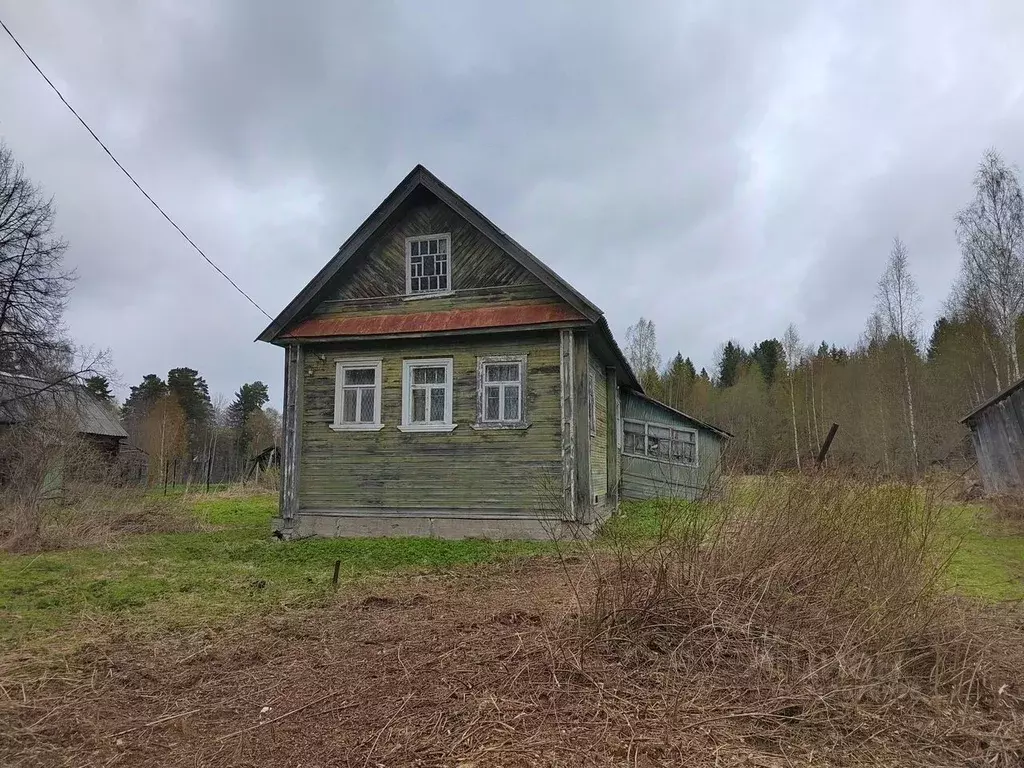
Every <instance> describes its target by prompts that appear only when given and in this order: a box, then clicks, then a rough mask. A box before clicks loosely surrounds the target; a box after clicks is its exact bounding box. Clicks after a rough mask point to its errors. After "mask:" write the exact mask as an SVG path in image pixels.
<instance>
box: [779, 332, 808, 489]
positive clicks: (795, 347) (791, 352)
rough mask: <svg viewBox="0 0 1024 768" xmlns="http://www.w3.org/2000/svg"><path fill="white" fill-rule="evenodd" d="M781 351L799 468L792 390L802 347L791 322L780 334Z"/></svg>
mask: <svg viewBox="0 0 1024 768" xmlns="http://www.w3.org/2000/svg"><path fill="white" fill-rule="evenodd" d="M782 351H783V353H784V354H785V355H786V373H787V375H788V377H789V409H790V414H791V415H792V417H793V455H794V456H795V457H796V468H797V469H798V470H799V469H800V437H799V432H798V430H797V426H796V394H795V390H794V386H795V385H794V381H793V379H794V377H795V375H796V369H797V366H799V365H800V357H801V355H802V353H803V349H802V348H801V346H800V334H799V333H797V330H796V326H795V325H793V324H792V323H790V324H789V326H788V327H787V328H786V332H785V334H783V336H782Z"/></svg>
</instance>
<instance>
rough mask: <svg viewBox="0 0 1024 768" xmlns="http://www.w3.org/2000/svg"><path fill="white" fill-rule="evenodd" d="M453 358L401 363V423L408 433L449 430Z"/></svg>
mask: <svg viewBox="0 0 1024 768" xmlns="http://www.w3.org/2000/svg"><path fill="white" fill-rule="evenodd" d="M455 427H456V425H455V424H453V423H452V358H450V357H439V358H433V359H427V360H405V361H404V362H403V363H402V425H401V427H399V429H402V430H403V431H406V432H416V431H422V432H431V431H438V432H450V431H451V430H453V429H455Z"/></svg>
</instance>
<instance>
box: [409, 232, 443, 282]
mask: <svg viewBox="0 0 1024 768" xmlns="http://www.w3.org/2000/svg"><path fill="white" fill-rule="evenodd" d="M405 265H406V270H405V292H406V293H407V294H409V295H410V296H422V295H424V294H431V293H448V292H449V291H451V235H425V236H423V237H409V238H406V241H405Z"/></svg>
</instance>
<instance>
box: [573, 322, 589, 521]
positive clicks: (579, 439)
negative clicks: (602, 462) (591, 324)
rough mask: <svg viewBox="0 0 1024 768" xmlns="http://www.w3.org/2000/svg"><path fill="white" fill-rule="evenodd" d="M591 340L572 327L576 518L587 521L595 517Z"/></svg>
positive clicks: (585, 333)
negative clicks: (592, 457)
mask: <svg viewBox="0 0 1024 768" xmlns="http://www.w3.org/2000/svg"><path fill="white" fill-rule="evenodd" d="M589 374H590V340H589V338H588V337H587V332H586V331H585V330H575V331H572V391H573V411H574V414H573V418H574V421H575V425H574V426H575V429H574V430H573V431H574V433H575V437H576V439H575V443H576V446H575V452H576V456H575V460H574V462H573V463H574V465H575V470H574V472H573V475H574V480H575V484H576V489H575V491H576V493H575V504H576V510H575V511H576V521H577V522H579V523H582V524H584V525H587V524H589V523H591V522H592V521H593V518H594V499H593V497H592V496H591V490H590V488H591V484H590V443H591V439H590V396H589V392H590V375H589Z"/></svg>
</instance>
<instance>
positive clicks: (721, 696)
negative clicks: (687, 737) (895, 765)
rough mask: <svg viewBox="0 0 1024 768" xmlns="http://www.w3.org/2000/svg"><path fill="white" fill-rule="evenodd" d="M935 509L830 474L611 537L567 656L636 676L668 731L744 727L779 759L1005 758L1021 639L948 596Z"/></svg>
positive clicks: (751, 488)
mask: <svg viewBox="0 0 1024 768" xmlns="http://www.w3.org/2000/svg"><path fill="white" fill-rule="evenodd" d="M669 509H671V508H670V507H669ZM942 514H943V513H942V508H941V507H940V506H939V505H938V504H937V503H936V502H935V500H934V499H933V498H931V497H929V496H928V495H926V494H924V493H922V492H921V491H920V490H919V489H916V488H913V487H909V486H901V485H892V484H888V485H866V484H863V483H858V482H854V481H852V480H849V479H844V478H839V477H835V476H826V475H818V476H813V477H811V476H798V477H782V476H774V477H770V478H766V479H762V480H760V481H754V482H751V481H748V482H746V483H745V484H744V485H743V486H742V487H740V488H739V489H736V490H734V491H733V492H732V493H731V494H730V497H729V499H728V500H726V501H724V502H722V503H718V504H714V505H698V506H696V507H694V506H683V507H678V506H677V507H676V508H675V509H674V510H673V511H670V512H669V513H668V514H667V515H666V519H665V520H664V521H663V524H662V526H661V533H660V535H658V536H657V537H656V538H655V539H654V540H653V541H651V540H637V539H633V540H628V539H627V540H618V541H616V542H615V556H614V558H613V564H612V566H611V567H610V568H609V567H607V566H606V567H604V568H600V569H599V572H598V573H597V576H596V591H595V598H594V602H593V605H592V606H591V608H592V613H591V614H590V615H589V617H588V618H587V620H586V621H584V622H583V623H582V624H581V639H582V640H583V650H582V652H581V653H579V658H580V659H582V658H584V656H585V655H586V654H587V653H593V652H595V651H596V652H597V654H598V656H600V657H602V658H604V659H605V660H611V661H613V662H614V663H615V664H616V665H621V666H622V667H623V668H624V669H625V670H626V674H627V676H628V677H629V678H630V679H631V681H632V682H633V683H636V682H637V681H643V682H642V683H641V685H642V686H644V687H646V689H647V690H648V691H649V692H650V694H651V695H652V696H655V697H657V698H659V699H660V700H661V701H662V702H663V707H664V717H665V718H666V727H667V728H671V727H672V723H673V721H674V720H675V721H678V722H682V721H685V720H687V719H689V720H690V721H691V722H692V720H693V719H694V718H696V719H698V720H707V721H708V722H713V721H719V720H732V719H733V718H743V719H744V720H750V721H752V722H753V723H755V724H756V727H755V728H754V731H753V733H755V734H756V735H757V737H758V738H759V739H762V740H765V739H766V740H768V741H772V740H773V739H780V738H781V736H780V734H781V733H786V734H787V735H786V737H785V741H786V742H787V743H789V744H790V746H791V748H792V744H793V740H792V739H793V737H794V734H796V733H800V734H802V735H803V737H805V738H806V739H808V740H809V741H810V742H812V743H813V744H815V745H817V748H819V749H820V748H821V746H822V744H827V745H830V747H831V748H835V749H840V750H842V749H847V748H851V747H853V746H855V745H860V746H861V747H863V746H865V745H867V744H868V743H869V742H872V741H875V742H878V743H882V742H885V741H886V739H890V740H892V739H895V740H896V741H898V742H900V743H901V744H904V745H908V744H910V745H916V746H918V747H920V748H921V749H922V750H931V749H934V750H937V751H938V752H940V753H945V754H947V756H953V755H955V756H956V758H957V759H960V758H964V759H966V758H967V757H981V758H984V759H985V760H986V761H987V762H988V764H1006V765H1009V764H1017V763H1016V762H1015V761H1018V760H1024V746H1022V745H1024V718H1022V714H1024V709H1022V700H1021V699H1020V698H1018V695H1019V694H1020V692H1021V691H1022V690H1024V688H1022V684H1024V676H1022V674H1021V672H1020V669H1019V665H1018V664H1017V661H1016V654H1017V653H1018V652H1017V651H1016V650H1014V643H1015V642H1019V639H1020V633H1019V631H1017V632H1016V635H1015V636H1016V638H1017V640H1016V641H1013V640H1011V641H1009V642H1007V641H1006V637H1007V636H1006V635H1004V634H1003V632H1004V630H1008V629H1009V627H1008V624H1009V622H1005V623H1001V622H1000V619H999V617H997V616H994V615H993V614H990V613H987V612H986V611H985V610H983V609H981V608H978V607H977V606H971V605H967V604H964V603H963V602H960V601H957V600H955V599H953V598H951V597H950V596H949V595H947V594H945V593H944V590H943V588H942V575H943V571H944V569H945V566H946V563H947V562H948V557H949V555H950V554H951V552H952V550H953V548H954V547H955V544H956V542H952V541H950V540H949V538H948V537H947V536H946V535H945V534H944V533H943V530H944V526H943V521H942ZM594 562H595V563H598V562H600V560H599V559H595V561H594ZM1012 636H1013V635H1011V637H1012ZM695 713H700V714H695ZM798 740H799V739H798ZM911 762H912V761H911V760H910V759H909V756H908V757H907V764H910V763H911ZM925 763H927V761H925Z"/></svg>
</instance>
